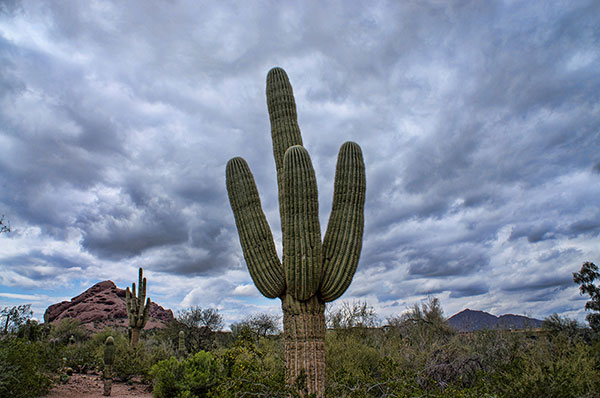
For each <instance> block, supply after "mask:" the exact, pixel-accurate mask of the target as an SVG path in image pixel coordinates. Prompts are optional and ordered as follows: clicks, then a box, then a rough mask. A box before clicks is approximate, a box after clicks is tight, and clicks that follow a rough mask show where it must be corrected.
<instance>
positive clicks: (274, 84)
mask: <svg viewBox="0 0 600 398" xmlns="http://www.w3.org/2000/svg"><path fill="white" fill-rule="evenodd" d="M267 108H268V109H269V120H270V121H271V138H272V140H273V156H274V157H275V167H276V169H277V187H278V189H279V211H280V216H281V220H283V213H281V211H282V210H281V208H282V206H283V202H282V194H283V192H282V190H283V174H284V173H283V158H284V156H285V151H287V149H288V148H289V147H291V146H294V145H302V136H301V135H300V127H298V114H297V112H296V102H295V100H294V91H293V90H292V85H291V84H290V79H289V78H288V75H287V73H285V71H284V70H283V69H282V68H278V67H276V68H273V69H271V70H270V71H269V73H268V74H267ZM281 227H282V229H283V228H284V225H283V222H282V225H281Z"/></svg>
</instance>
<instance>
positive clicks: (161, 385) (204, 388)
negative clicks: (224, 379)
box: [150, 351, 220, 398]
mask: <svg viewBox="0 0 600 398" xmlns="http://www.w3.org/2000/svg"><path fill="white" fill-rule="evenodd" d="M150 374H151V376H152V378H153V379H154V397H155V398H175V397H178V398H183V397H186V398H195V397H198V398H200V397H206V396H208V395H207V394H208V393H209V392H210V390H211V388H212V387H214V386H215V385H216V384H217V382H218V380H219V374H220V370H219V365H218V362H217V360H216V358H215V357H214V356H213V355H212V354H211V353H209V352H205V351H200V352H198V353H196V354H195V355H192V356H190V357H189V358H187V359H185V360H182V361H180V360H178V359H176V358H175V357H171V358H169V359H166V360H163V361H160V362H158V363H157V364H156V365H154V366H153V367H152V370H151V371H150Z"/></svg>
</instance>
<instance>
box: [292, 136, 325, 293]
mask: <svg viewBox="0 0 600 398" xmlns="http://www.w3.org/2000/svg"><path fill="white" fill-rule="evenodd" d="M283 170H284V173H285V179H284V189H283V199H284V200H283V215H284V219H283V220H282V222H283V224H285V228H284V232H283V266H284V269H285V279H286V283H287V287H288V289H287V292H288V293H289V294H291V295H292V296H293V297H294V298H295V299H297V300H301V301H304V300H308V299H309V298H310V297H311V296H313V295H315V294H316V293H317V290H318V288H319V283H320V280H321V271H322V258H321V227H320V225H319V200H318V199H319V194H318V192H317V180H316V177H315V170H314V169H313V166H312V162H311V160H310V156H309V155H308V152H307V151H306V149H304V148H303V147H302V146H300V145H295V146H293V147H291V148H289V149H288V150H287V152H286V153H285V158H284V168H283Z"/></svg>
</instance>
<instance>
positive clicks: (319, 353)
mask: <svg viewBox="0 0 600 398" xmlns="http://www.w3.org/2000/svg"><path fill="white" fill-rule="evenodd" d="M282 308H283V334H284V344H285V368H286V380H287V383H288V385H297V379H298V377H299V376H301V375H304V376H305V377H306V392H307V393H308V394H315V396H316V397H317V398H321V397H323V395H324V392H325V329H326V327H325V303H324V302H322V301H321V300H319V299H318V297H316V296H313V297H312V298H311V299H310V300H308V301H298V300H296V299H294V298H293V297H292V296H291V295H286V296H285V297H284V299H283V300H282Z"/></svg>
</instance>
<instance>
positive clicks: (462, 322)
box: [447, 308, 542, 332]
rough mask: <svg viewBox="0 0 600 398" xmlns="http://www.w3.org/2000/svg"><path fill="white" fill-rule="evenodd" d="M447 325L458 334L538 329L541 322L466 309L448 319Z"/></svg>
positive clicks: (533, 319) (519, 316) (522, 317)
mask: <svg viewBox="0 0 600 398" xmlns="http://www.w3.org/2000/svg"><path fill="white" fill-rule="evenodd" d="M447 322H448V324H449V325H450V326H452V327H453V328H455V329H456V330H458V331H459V332H473V331H475V330H483V329H533V328H540V327H541V326H542V321H540V320H539V319H535V318H529V317H526V316H523V315H513V314H506V315H500V316H495V315H492V314H489V313H487V312H484V311H475V310H470V309H468V308H467V309H466V310H463V311H461V312H459V313H457V314H454V315H452V316H451V317H450V318H448V321H447Z"/></svg>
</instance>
